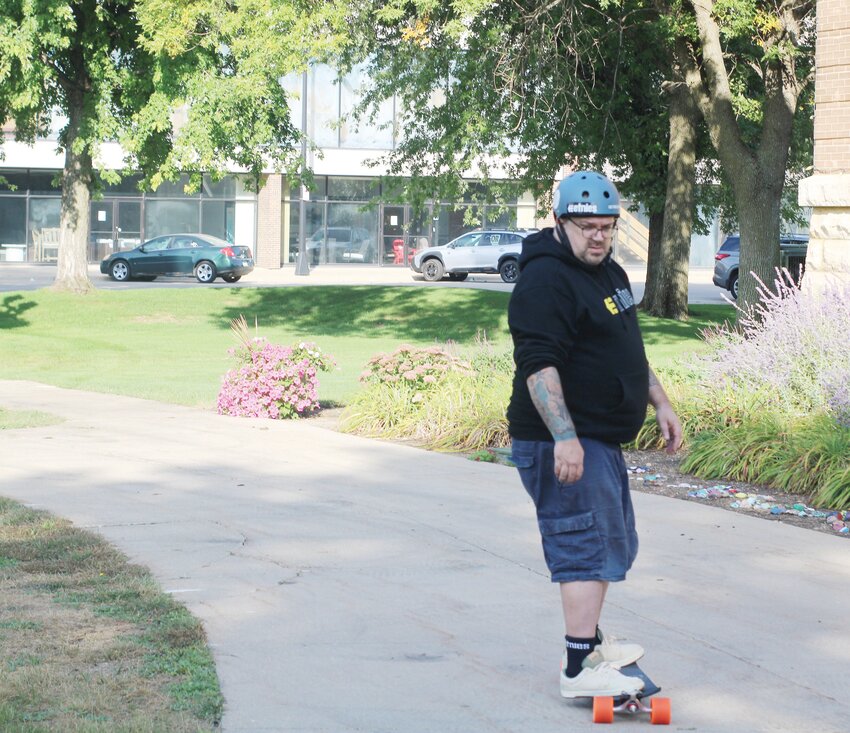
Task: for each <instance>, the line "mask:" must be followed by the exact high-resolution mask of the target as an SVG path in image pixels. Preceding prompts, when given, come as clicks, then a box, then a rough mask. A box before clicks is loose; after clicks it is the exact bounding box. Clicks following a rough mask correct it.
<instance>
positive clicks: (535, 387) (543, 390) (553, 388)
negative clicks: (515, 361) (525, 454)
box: [527, 367, 576, 440]
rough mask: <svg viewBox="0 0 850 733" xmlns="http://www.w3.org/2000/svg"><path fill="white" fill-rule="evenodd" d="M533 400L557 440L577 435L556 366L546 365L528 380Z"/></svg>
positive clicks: (568, 438) (569, 438)
mask: <svg viewBox="0 0 850 733" xmlns="http://www.w3.org/2000/svg"><path fill="white" fill-rule="evenodd" d="M527 384H528V391H529V393H530V394H531V401H532V402H533V403H534V406H535V407H536V408H537V412H539V413H540V417H541V418H543V422H544V423H546V427H547V428H549V432H550V433H552V437H553V438H554V439H555V440H571V439H573V438H575V437H576V427H575V425H574V424H573V419H572V418H571V417H570V412H569V410H568V409H567V403H566V402H565V401H564V390H563V388H562V386H561V378H560V377H559V376H558V371H557V369H555V368H554V367H546V368H545V369H541V370H540V371H539V372H535V373H534V374H532V375H531V376H530V377H529V378H528V381H527Z"/></svg>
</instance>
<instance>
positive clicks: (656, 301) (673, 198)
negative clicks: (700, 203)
mask: <svg viewBox="0 0 850 733" xmlns="http://www.w3.org/2000/svg"><path fill="white" fill-rule="evenodd" d="M669 91H670V111H669V116H670V142H669V144H668V157H667V193H666V198H665V201H664V214H663V215H662V221H663V228H662V233H661V241H660V244H659V245H658V247H657V251H656V252H655V258H654V257H653V254H654V253H653V250H652V247H650V250H649V263H648V265H647V273H646V291H645V293H644V296H643V302H642V303H641V307H642V308H643V309H644V310H645V311H646V312H647V313H648V314H649V315H652V316H659V317H661V318H674V319H676V320H680V321H681V320H685V319H686V318H687V317H688V260H689V258H690V252H691V228H692V225H693V216H694V204H695V181H696V139H697V125H698V123H699V110H698V109H697V106H696V105H695V104H694V102H693V100H692V98H691V96H690V92H689V90H688V88H687V86H685V85H684V84H673V85H671V86H670V90H669ZM654 259H655V261H654V262H653V260H654Z"/></svg>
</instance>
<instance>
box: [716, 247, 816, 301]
mask: <svg viewBox="0 0 850 733" xmlns="http://www.w3.org/2000/svg"><path fill="white" fill-rule="evenodd" d="M808 246H809V235H808V234H783V235H782V236H781V237H780V238H779V253H780V262H781V264H782V267H785V268H787V269H788V272H790V273H791V276H792V277H793V278H794V280H795V282H798V283H799V282H800V278H802V277H803V270H804V269H805V266H806V250H807V249H808ZM740 260H741V237H740V236H739V235H737V234H733V235H731V236H728V237H726V239H725V240H724V242H723V244H721V245H720V249H719V250H717V254H716V255H714V277H713V278H712V281H713V282H714V284H715V285H717V286H719V287H721V288H726V290H728V291H729V292H730V293H731V294H732V297H733V298H737V297H738V267H739V264H740Z"/></svg>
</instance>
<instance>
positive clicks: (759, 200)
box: [686, 0, 808, 310]
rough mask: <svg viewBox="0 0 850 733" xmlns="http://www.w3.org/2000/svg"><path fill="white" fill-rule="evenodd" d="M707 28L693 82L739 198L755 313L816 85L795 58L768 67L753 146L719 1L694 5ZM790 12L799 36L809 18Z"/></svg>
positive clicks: (692, 67) (746, 302) (744, 270)
mask: <svg viewBox="0 0 850 733" xmlns="http://www.w3.org/2000/svg"><path fill="white" fill-rule="evenodd" d="M691 6H692V7H693V9H694V15H695V17H696V21H697V28H698V31H699V39H700V40H699V47H700V49H701V53H702V64H701V67H697V65H696V64H695V63H693V62H692V63H690V64H687V63H686V79H687V83H688V86H689V88H690V90H691V94H692V96H693V98H694V102H695V103H696V104H697V105H698V106H699V108H700V110H701V111H702V114H703V117H704V119H705V121H706V124H707V126H708V132H709V136H710V137H711V141H712V144H713V145H714V147H715V149H716V150H717V155H718V157H719V158H720V162H721V165H722V166H723V170H724V173H725V174H726V176H727V178H728V179H729V183H730V184H731V186H732V190H733V192H734V196H735V206H736V208H737V210H738V220H739V226H740V229H741V264H740V268H739V279H738V285H739V288H738V304H739V306H740V307H741V308H742V309H744V310H747V309H749V308H750V307H752V306H753V305H755V304H756V303H757V302H758V295H757V292H756V291H757V288H758V283H757V281H756V280H755V278H754V277H753V274H755V275H756V276H757V277H758V278H759V279H761V280H762V281H763V282H764V283H765V284H766V285H768V286H772V285H773V281H774V280H775V279H776V268H777V267H778V266H779V231H780V225H781V199H782V188H783V186H784V184H785V169H786V165H787V162H788V151H789V147H790V145H791V137H792V126H793V122H794V114H795V112H796V108H797V100H798V99H799V95H800V93H801V91H802V89H803V87H804V86H805V84H807V83H808V82H807V81H806V80H805V79H802V80H801V79H798V78H797V74H796V69H795V65H794V64H795V61H794V56H793V55H782V56H781V57H779V58H776V59H773V60H771V61H770V62H768V63H767V64H766V65H765V67H764V102H763V104H762V113H763V116H762V121H761V129H760V135H759V140H758V144H757V145H756V146H755V147H751V146H750V145H747V144H745V142H744V138H743V135H742V133H741V128H740V127H739V125H738V120H737V118H736V116H735V110H734V108H733V104H732V99H733V95H732V91H731V89H730V85H729V78H728V74H727V71H726V67H725V65H724V57H723V47H722V43H721V39H720V29H719V27H718V25H717V22H716V19H715V17H714V15H713V10H714V2H713V0H705V1H704V2H695V0H691ZM807 12H808V10H806V9H805V8H804V7H803V6H802V5H801V6H800V8H799V17H797V16H795V14H794V13H783V14H782V15H781V16H780V20H781V22H782V23H783V24H787V25H784V26H783V31H785V32H787V34H788V35H789V36H792V37H793V36H794V35H798V34H799V30H800V27H801V26H800V22H801V19H802V17H803V16H804V15H805V14H806V13H807Z"/></svg>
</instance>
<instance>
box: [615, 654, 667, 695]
mask: <svg viewBox="0 0 850 733" xmlns="http://www.w3.org/2000/svg"><path fill="white" fill-rule="evenodd" d="M620 672H621V673H622V674H624V675H627V676H629V677H640V678H641V679H642V680H643V689H642V690H641V691H640V692H639V693H637V695H635V697H637V698H638V699H639V700H640V699H641V698H643V697H649V696H650V695H655V694H657V693H659V692H661V688H660V687H659V686H658V685H656V684H655V683H654V682H653V681H652V680H651V679H649V676H648V675H647V674H646V672H644V671H643V670H642V669H641V668H640V667H639V666H638V664H637V662H633V663H632V664H629V665H626V666H625V667H623V668H621V669H620ZM630 697H631V695H619V696H616V697H615V698H614V699H615V700H620V701H622V702H625V701H626V700H628V699H629V698H630Z"/></svg>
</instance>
